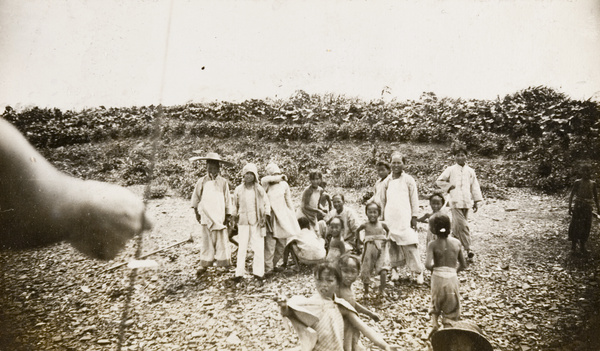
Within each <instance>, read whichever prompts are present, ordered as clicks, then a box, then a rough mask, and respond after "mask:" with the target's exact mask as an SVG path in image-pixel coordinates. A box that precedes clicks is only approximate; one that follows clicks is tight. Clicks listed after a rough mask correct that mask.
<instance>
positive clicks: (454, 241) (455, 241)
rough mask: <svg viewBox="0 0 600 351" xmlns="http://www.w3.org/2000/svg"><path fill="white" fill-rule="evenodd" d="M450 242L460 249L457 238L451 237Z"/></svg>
mask: <svg viewBox="0 0 600 351" xmlns="http://www.w3.org/2000/svg"><path fill="white" fill-rule="evenodd" d="M448 242H449V243H451V244H452V245H453V246H456V247H458V248H460V240H458V239H457V238H454V237H451V236H449V237H448Z"/></svg>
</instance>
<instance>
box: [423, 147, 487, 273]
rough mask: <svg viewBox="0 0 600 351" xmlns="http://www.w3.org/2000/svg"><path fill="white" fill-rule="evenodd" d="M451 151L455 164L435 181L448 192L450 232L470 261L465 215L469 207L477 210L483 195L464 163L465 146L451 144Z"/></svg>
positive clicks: (469, 245) (465, 158)
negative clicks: (450, 212) (450, 219)
mask: <svg viewBox="0 0 600 351" xmlns="http://www.w3.org/2000/svg"><path fill="white" fill-rule="evenodd" d="M452 153H453V154H454V161H455V162H456V164H454V165H452V166H450V167H448V168H446V169H445V170H444V172H442V174H441V175H440V176H439V177H438V179H437V180H436V182H435V183H436V185H437V186H438V187H440V189H442V191H444V192H446V193H450V207H451V208H452V234H453V235H454V236H455V237H457V238H458V240H460V243H461V244H462V246H463V247H464V248H465V250H466V252H467V257H468V260H469V261H470V262H472V260H473V257H474V256H475V254H474V253H473V251H472V249H471V232H470V230H469V225H468V223H467V217H468V214H469V208H473V212H477V210H478V209H479V203H480V202H481V201H482V200H483V196H482V195H481V188H480V187H479V182H478V181H477V176H476V175H475V171H474V170H473V168H471V167H469V165H467V164H466V162H467V148H466V147H465V146H464V145H458V144H455V145H453V146H452Z"/></svg>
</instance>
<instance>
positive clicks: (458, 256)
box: [425, 214, 467, 330]
mask: <svg viewBox="0 0 600 351" xmlns="http://www.w3.org/2000/svg"><path fill="white" fill-rule="evenodd" d="M429 227H430V228H431V231H432V232H433V234H435V235H436V236H437V238H436V239H435V240H434V241H432V242H430V243H429V245H428V246H427V257H426V258H425V267H426V268H427V269H429V270H431V271H433V273H432V274H431V309H430V314H431V327H432V328H433V329H434V330H437V329H438V328H439V323H438V317H439V316H440V315H442V317H443V320H442V322H444V320H446V319H449V320H458V319H460V295H459V291H458V275H457V273H458V272H460V271H461V270H463V269H465V268H466V267H467V262H466V260H465V256H464V254H463V251H462V246H461V244H460V241H459V240H458V239H455V238H452V237H449V236H448V235H449V234H450V218H449V217H448V216H447V215H444V214H436V215H434V216H432V217H431V218H430V219H429Z"/></svg>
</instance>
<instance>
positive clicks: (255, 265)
mask: <svg viewBox="0 0 600 351" xmlns="http://www.w3.org/2000/svg"><path fill="white" fill-rule="evenodd" d="M242 175H243V177H244V179H243V181H242V184H240V185H238V186H237V187H236V188H235V191H234V192H233V205H234V206H233V215H234V219H235V221H236V223H237V225H238V242H239V246H238V252H237V265H236V268H235V277H234V280H236V281H239V280H241V279H242V278H243V277H244V274H245V273H246V254H247V251H248V248H251V249H252V251H253V252H254V258H253V261H252V274H253V275H254V277H255V278H256V279H258V280H262V279H263V277H264V274H265V236H266V234H267V229H266V224H267V221H269V220H270V218H269V217H270V216H271V205H270V204H269V197H268V196H267V193H266V192H265V189H263V187H262V186H260V184H258V179H259V178H258V168H257V167H256V165H255V164H254V163H248V164H246V165H245V166H244V168H242Z"/></svg>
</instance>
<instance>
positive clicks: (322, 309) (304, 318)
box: [278, 263, 398, 351]
mask: <svg viewBox="0 0 600 351" xmlns="http://www.w3.org/2000/svg"><path fill="white" fill-rule="evenodd" d="M314 276H315V285H316V286H315V287H316V290H317V293H316V294H315V295H313V296H312V297H310V298H306V297H304V296H294V297H292V298H290V299H289V300H287V301H286V300H278V303H279V306H280V309H281V314H282V315H283V316H284V317H287V318H289V320H290V321H291V322H292V325H293V326H294V329H295V330H296V332H297V333H298V338H299V339H300V343H301V348H302V350H323V351H342V350H344V319H345V320H346V321H347V323H349V324H350V325H351V326H352V327H354V328H355V329H356V330H358V331H359V332H361V333H363V335H365V336H366V337H367V338H368V339H369V340H371V341H372V342H373V343H375V345H377V346H378V347H380V348H382V349H384V350H397V349H398V347H397V346H390V345H388V343H386V342H385V340H384V339H383V337H382V336H381V335H380V334H379V333H377V332H376V331H374V330H373V329H371V328H370V327H369V326H368V325H367V324H366V323H365V322H363V321H362V320H361V319H360V318H359V316H358V313H357V312H356V310H355V309H354V308H353V307H352V305H350V304H349V303H348V302H347V301H346V300H344V299H341V298H338V297H336V295H335V293H336V291H338V289H339V286H340V283H341V274H340V272H339V271H338V269H337V267H336V266H335V265H334V264H332V263H321V264H319V265H318V266H317V268H316V269H315V275H314Z"/></svg>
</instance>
